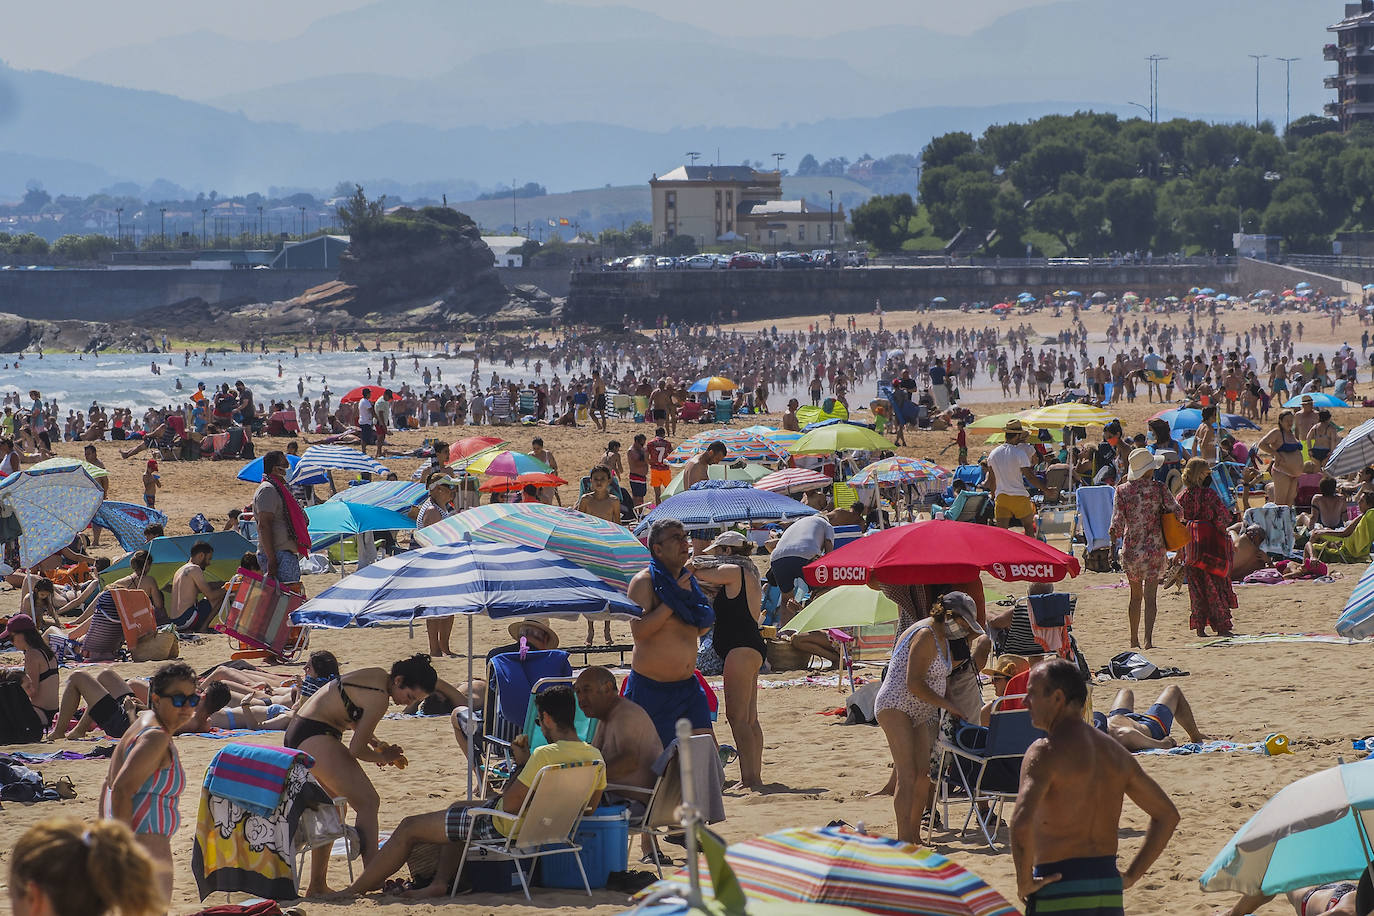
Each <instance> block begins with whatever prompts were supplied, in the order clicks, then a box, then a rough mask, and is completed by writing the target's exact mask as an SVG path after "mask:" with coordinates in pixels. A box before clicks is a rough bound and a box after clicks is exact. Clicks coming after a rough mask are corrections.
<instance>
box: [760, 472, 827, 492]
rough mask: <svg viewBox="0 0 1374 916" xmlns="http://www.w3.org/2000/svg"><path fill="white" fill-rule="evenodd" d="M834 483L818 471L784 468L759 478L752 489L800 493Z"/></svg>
mask: <svg viewBox="0 0 1374 916" xmlns="http://www.w3.org/2000/svg"><path fill="white" fill-rule="evenodd" d="M834 482H835V481H833V480H831V479H830V478H829V477H826V476H825V475H824V474H822V473H820V472H819V471H813V470H810V469H809V468H784V469H783V470H781V471H774V472H773V473H771V474H768V475H766V476H764V477H760V478H759V479H758V480H756V481H754V487H755V488H756V489H759V490H769V491H771V492H773V493H800V492H802V491H803V490H816V489H819V488H821V487H828V486H830V485H831V484H833V483H834Z"/></svg>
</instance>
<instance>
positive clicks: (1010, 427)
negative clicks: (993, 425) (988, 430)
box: [1002, 417, 1026, 436]
mask: <svg viewBox="0 0 1374 916" xmlns="http://www.w3.org/2000/svg"><path fill="white" fill-rule="evenodd" d="M1025 431H1026V428H1025V427H1024V426H1022V425H1021V421H1020V420H1019V419H1017V418H1016V417H1012V418H1011V419H1010V420H1008V421H1007V425H1006V426H1003V427H1002V433H1003V434H1004V435H1008V436H1010V435H1011V434H1013V433H1023V432H1025Z"/></svg>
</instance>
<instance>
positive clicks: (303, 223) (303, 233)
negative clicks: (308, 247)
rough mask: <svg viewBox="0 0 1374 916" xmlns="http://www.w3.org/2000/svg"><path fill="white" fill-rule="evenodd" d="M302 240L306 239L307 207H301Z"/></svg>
mask: <svg viewBox="0 0 1374 916" xmlns="http://www.w3.org/2000/svg"><path fill="white" fill-rule="evenodd" d="M301 241H302V242H303V241H305V208H304V207H301Z"/></svg>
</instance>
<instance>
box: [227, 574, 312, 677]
mask: <svg viewBox="0 0 1374 916" xmlns="http://www.w3.org/2000/svg"><path fill="white" fill-rule="evenodd" d="M235 575H236V577H237V578H238V583H237V584H236V585H235V586H234V588H233V591H231V592H230V593H229V595H228V598H229V609H228V611H227V613H226V614H225V621H224V624H223V625H222V626H219V627H216V629H217V630H219V632H221V633H224V634H226V635H228V636H232V637H234V638H235V639H237V640H238V641H239V642H241V643H243V644H244V645H247V646H252V647H253V648H255V649H264V650H266V651H268V652H271V653H272V654H273V655H276V656H281V655H282V654H283V653H284V652H285V650H286V643H287V641H288V640H289V639H290V638H291V612H292V611H294V610H296V608H298V607H300V606H301V605H302V604H303V603H304V602H305V599H304V598H303V597H301V596H300V595H297V594H294V593H292V592H288V591H285V590H284V589H282V587H281V585H280V584H279V583H278V582H277V580H275V579H269V578H267V577H265V576H263V575H262V574H261V573H256V572H252V571H250V570H247V569H242V568H240V569H239V571H238V572H237V573H236V574H235Z"/></svg>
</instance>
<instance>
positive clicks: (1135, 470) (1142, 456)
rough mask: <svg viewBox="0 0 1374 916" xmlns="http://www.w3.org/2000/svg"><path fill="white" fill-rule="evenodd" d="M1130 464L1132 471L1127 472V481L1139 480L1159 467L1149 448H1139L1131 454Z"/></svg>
mask: <svg viewBox="0 0 1374 916" xmlns="http://www.w3.org/2000/svg"><path fill="white" fill-rule="evenodd" d="M1130 464H1131V467H1130V470H1128V471H1127V472H1126V479H1127V480H1139V479H1140V478H1142V477H1144V476H1145V475H1146V474H1149V473H1150V472H1151V471H1153V470H1154V469H1155V468H1156V467H1157V466H1158V465H1157V462H1156V461H1155V456H1154V455H1151V454H1150V450H1149V449H1147V448H1138V449H1135V450H1134V451H1133V452H1131V458H1130Z"/></svg>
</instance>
